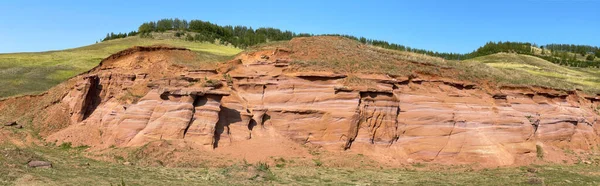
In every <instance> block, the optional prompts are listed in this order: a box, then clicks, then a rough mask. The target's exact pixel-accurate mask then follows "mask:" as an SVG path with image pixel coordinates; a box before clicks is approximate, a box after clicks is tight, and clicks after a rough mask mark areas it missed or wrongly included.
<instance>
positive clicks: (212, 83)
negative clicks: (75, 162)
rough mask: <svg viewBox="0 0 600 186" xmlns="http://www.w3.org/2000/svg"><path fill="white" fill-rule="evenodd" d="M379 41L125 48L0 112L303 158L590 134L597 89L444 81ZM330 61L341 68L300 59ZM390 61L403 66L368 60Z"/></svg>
mask: <svg viewBox="0 0 600 186" xmlns="http://www.w3.org/2000/svg"><path fill="white" fill-rule="evenodd" d="M344 45H347V46H344ZM311 46H312V47H311ZM336 46H338V47H339V46H343V48H339V49H332V47H336ZM348 47H350V48H356V49H352V50H346V49H348ZM373 52H384V53H373ZM385 52H386V51H382V50H379V49H373V48H369V46H365V45H360V44H356V43H355V42H350V41H347V40H345V39H342V38H337V37H313V38H298V39H294V40H292V41H290V42H289V43H285V44H284V45H280V46H276V47H263V48H259V49H256V50H253V51H249V52H245V53H242V54H240V55H239V56H237V58H236V59H235V60H232V61H229V62H226V63H223V64H221V65H220V67H219V68H217V69H195V68H190V67H188V66H183V65H179V64H182V63H177V62H178V61H193V60H195V59H194V57H193V56H194V55H192V54H191V53H190V52H189V51H187V50H186V49H182V48H171V47H157V46H155V47H135V48H131V49H128V50H125V51H122V52H119V53H117V54H114V55H112V56H110V57H108V58H106V59H104V60H103V61H102V62H101V64H100V65H99V66H98V67H96V68H94V69H92V70H90V71H89V72H87V73H84V74H81V75H79V76H77V77H74V78H72V79H70V80H68V81H66V82H65V83H63V84H61V85H59V86H57V87H55V88H53V89H52V90H50V91H48V92H47V93H45V94H43V95H40V96H26V97H18V98H12V99H8V100H4V101H2V102H0V113H2V117H1V118H0V119H3V120H6V121H9V120H17V121H18V122H20V123H25V124H26V128H28V129H31V130H32V131H35V132H39V134H40V135H41V136H42V137H43V138H44V139H45V140H46V141H49V142H56V143H57V144H60V143H63V142H71V143H73V144H74V145H89V146H92V149H93V150H97V151H103V150H110V149H112V147H122V148H127V147H146V146H150V147H152V148H154V150H152V151H153V152H154V153H157V152H160V150H161V146H162V145H164V144H163V142H168V143H167V144H169V145H168V146H170V147H176V148H179V149H186V150H185V151H184V152H182V151H177V154H178V155H176V156H159V157H156V158H159V159H162V160H165V161H169V160H172V159H173V158H174V157H194V158H200V159H201V158H203V157H197V156H195V154H199V153H204V152H209V153H212V155H215V156H223V157H232V158H248V159H250V160H252V159H254V160H260V159H261V158H267V157H270V156H282V157H287V156H291V157H298V156H310V154H308V153H307V151H306V150H305V147H306V146H307V145H308V146H311V147H314V146H317V147H320V148H322V149H325V150H327V151H328V152H331V153H334V154H337V155H340V156H343V154H348V153H355V154H364V155H366V156H368V157H370V158H372V159H375V160H377V161H379V162H385V163H386V164H392V165H397V164H402V163H411V162H434V163H441V164H471V163H478V164H480V165H483V166H506V165H520V164H528V163H531V162H533V161H535V160H536V159H537V157H538V156H540V153H542V154H543V155H544V157H545V158H546V160H549V161H554V162H562V161H563V160H565V161H570V159H569V158H568V157H567V156H565V154H564V152H563V150H562V149H571V150H575V151H584V150H589V149H592V148H597V147H598V145H599V144H600V134H599V132H598V130H600V126H599V124H597V118H598V110H597V108H598V107H599V102H598V101H600V97H597V96H588V95H585V94H582V93H580V92H577V91H568V92H565V91H558V90H552V89H547V88H536V87H513V86H489V83H485V82H484V81H472V82H470V81H459V80H455V79H453V78H452V77H453V76H455V75H456V74H460V73H462V72H460V71H459V70H456V69H453V68H450V67H441V66H436V65H432V64H430V63H425V62H420V61H417V60H419V59H422V58H426V56H421V57H419V56H417V57H415V56H404V57H402V56H400V55H401V54H397V53H385ZM328 54H329V55H333V56H329V57H323V56H327V55H328ZM351 56H354V57H351ZM399 56H400V57H399ZM413 58H414V60H411V59H413ZM344 59H354V60H356V59H359V60H371V61H369V62H372V63H370V64H368V63H366V62H361V63H343V62H342V61H343V60H344ZM327 60H329V61H336V60H337V61H340V63H338V64H341V65H342V66H344V65H348V66H347V67H344V68H342V69H345V70H331V68H321V69H313V68H303V67H306V65H307V64H308V65H310V64H314V63H319V62H322V61H327ZM436 60H437V59H436ZM386 61H387V63H386ZM188 63H189V62H188ZM388 63H389V64H392V65H393V66H395V67H394V69H396V68H397V69H400V68H401V67H405V69H404V71H402V72H406V73H395V74H394V73H380V71H377V70H371V69H385V68H386V67H387V66H389V64H388ZM395 64H397V65H399V66H400V67H397V65H395ZM409 64H410V65H409ZM327 65H331V64H327ZM353 65H358V66H353ZM360 65H368V66H370V67H371V69H366V67H361V66H360ZM415 65H416V67H415ZM353 68H358V69H357V70H353V71H349V69H353ZM411 68H413V69H418V70H420V71H418V70H411ZM394 69H392V70H394ZM397 69H396V70H397ZM407 69H408V70H407ZM436 69H437V70H436ZM425 70H431V71H436V72H438V73H439V74H431V73H423V71H425ZM390 72H392V71H390ZM393 72H400V71H395V70H394V71H393ZM148 144H150V145H148ZM161 144H162V145H161ZM165 148H166V147H165ZM159 154H160V153H159ZM192 159H193V158H192Z"/></svg>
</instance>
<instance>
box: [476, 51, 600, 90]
mask: <svg viewBox="0 0 600 186" xmlns="http://www.w3.org/2000/svg"><path fill="white" fill-rule="evenodd" d="M465 62H466V63H469V62H476V63H483V64H485V65H486V66H488V67H493V68H494V69H493V70H492V71H489V73H490V74H492V75H493V76H496V77H497V78H499V79H500V81H505V82H509V83H511V84H518V85H539V86H545V87H552V88H559V89H566V90H573V89H580V90H584V91H586V92H588V93H599V92H600V69H597V68H573V67H566V66H560V65H557V64H554V63H551V62H549V61H546V60H543V59H541V58H538V57H533V56H528V55H519V54H507V53H498V54H492V55H488V56H482V57H477V58H474V59H471V60H467V61H465ZM481 73H486V72H485V71H482V72H481Z"/></svg>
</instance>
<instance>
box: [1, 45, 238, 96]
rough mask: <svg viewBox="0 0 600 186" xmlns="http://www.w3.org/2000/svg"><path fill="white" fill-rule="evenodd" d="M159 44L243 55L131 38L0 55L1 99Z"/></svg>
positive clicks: (202, 52)
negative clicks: (121, 53)
mask: <svg viewBox="0 0 600 186" xmlns="http://www.w3.org/2000/svg"><path fill="white" fill-rule="evenodd" d="M156 44H167V45H171V46H177V47H185V48H188V49H190V50H193V51H196V52H198V53H199V54H200V55H201V56H204V57H207V58H219V57H230V56H233V55H235V54H237V53H239V52H240V51H241V50H240V49H237V48H233V47H227V46H222V45H215V44H210V43H200V42H188V41H184V40H180V39H146V38H139V37H128V38H124V39H116V40H110V41H106V42H101V43H97V44H93V45H89V46H84V47H80V48H74V49H67V50H60V51H48V52H31V53H12V54H0V87H2V88H1V89H0V98H2V97H8V96H15V95H23V94H36V93H40V92H43V91H46V90H48V89H49V88H51V87H53V86H54V85H57V84H59V83H61V82H62V81H64V80H66V79H68V78H70V77H73V76H75V75H77V74H79V73H82V72H85V71H87V70H89V69H91V68H93V67H95V66H96V65H98V64H99V63H100V61H101V60H102V59H103V58H105V57H108V56H109V55H111V54H113V53H116V52H118V51H121V50H123V49H126V48H129V47H132V46H148V45H156Z"/></svg>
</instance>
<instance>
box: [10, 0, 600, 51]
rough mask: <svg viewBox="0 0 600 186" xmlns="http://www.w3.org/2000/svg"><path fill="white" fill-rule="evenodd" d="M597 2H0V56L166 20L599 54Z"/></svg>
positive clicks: (454, 47) (450, 46)
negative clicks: (588, 48)
mask: <svg viewBox="0 0 600 186" xmlns="http://www.w3.org/2000/svg"><path fill="white" fill-rule="evenodd" d="M599 12H600V0H502V1H501V0H497V1H492V0H479V1H476V0H470V1H466V0H458V1H450V0H439V1H433V0H418V1H417V0H410V1H403V0H390V1H383V0H369V1H366V0H335V1H333V0H332V1H326V0H303V1H291V0H290V1H287V0H273V1H258V0H257V1H236V0H211V1H184V0H177V1H169V0H160V1H155V0H145V1H134V0H121V1H113V0H103V1H94V2H91V1H90V2H88V1H81V0H77V1H76V0H73V1H59V0H56V1H46V0H40V1H28V0H2V1H1V2H0V53H7V52H28V51H46V50H60V49H66V48H73V47H79V46H84V45H89V44H93V43H94V42H95V41H98V40H100V39H102V38H103V37H104V36H105V35H106V33H108V32H128V31H131V30H137V27H138V26H139V25H140V24H141V23H142V22H146V21H155V20H158V19H161V18H183V19H187V20H190V19H200V20H204V21H210V22H213V23H217V24H220V25H246V26H252V27H253V28H257V27H275V28H280V29H284V30H291V31H294V32H306V33H313V34H326V33H339V34H350V35H355V36H364V37H367V38H372V39H378V40H386V41H389V42H393V43H398V44H403V45H407V46H410V47H415V48H422V49H428V50H434V51H440V52H460V53H464V52H470V51H472V50H474V49H476V48H477V47H479V46H481V45H483V44H485V42H487V41H527V42H532V43H537V44H547V43H569V44H586V45H595V46H600V13H599Z"/></svg>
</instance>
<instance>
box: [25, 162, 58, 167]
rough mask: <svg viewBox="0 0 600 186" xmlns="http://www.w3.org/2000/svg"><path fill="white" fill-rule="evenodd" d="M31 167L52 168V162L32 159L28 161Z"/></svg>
mask: <svg viewBox="0 0 600 186" xmlns="http://www.w3.org/2000/svg"><path fill="white" fill-rule="evenodd" d="M27 166H28V167H30V168H52V163H50V162H47V161H30V162H29V163H27Z"/></svg>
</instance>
